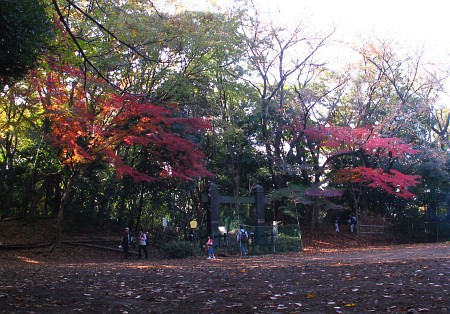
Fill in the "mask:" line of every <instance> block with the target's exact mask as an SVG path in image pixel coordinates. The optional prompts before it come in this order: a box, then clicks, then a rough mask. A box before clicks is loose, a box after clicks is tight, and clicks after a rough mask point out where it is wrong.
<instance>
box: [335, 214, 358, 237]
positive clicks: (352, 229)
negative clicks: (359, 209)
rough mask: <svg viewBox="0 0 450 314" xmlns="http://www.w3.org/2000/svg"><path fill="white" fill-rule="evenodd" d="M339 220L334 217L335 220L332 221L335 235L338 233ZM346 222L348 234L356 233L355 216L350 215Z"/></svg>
mask: <svg viewBox="0 0 450 314" xmlns="http://www.w3.org/2000/svg"><path fill="white" fill-rule="evenodd" d="M340 219H341V218H340V217H336V219H335V221H334V227H335V230H336V233H339V225H340V223H341V221H340ZM348 222H349V224H350V233H355V232H356V216H355V215H351V216H350V218H349V219H348Z"/></svg>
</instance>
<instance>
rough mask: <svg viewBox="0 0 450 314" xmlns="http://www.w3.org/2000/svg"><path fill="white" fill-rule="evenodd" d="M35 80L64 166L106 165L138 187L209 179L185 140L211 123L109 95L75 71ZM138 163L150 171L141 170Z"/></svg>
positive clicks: (49, 136) (69, 69)
mask: <svg viewBox="0 0 450 314" xmlns="http://www.w3.org/2000/svg"><path fill="white" fill-rule="evenodd" d="M34 77H35V81H34V84H35V85H36V90H37V91H38V93H39V98H40V100H41V103H42V105H43V108H44V110H45V113H46V118H47V122H48V124H49V125H50V128H49V130H47V139H48V140H50V141H51V142H52V143H53V145H54V146H55V147H57V148H58V149H59V150H60V159H61V162H62V164H64V165H68V166H70V167H71V168H72V169H73V170H75V171H76V170H79V169H81V168H82V167H83V165H88V164H91V163H93V162H102V161H103V162H106V163H107V164H109V165H110V166H113V167H114V169H115V170H116V173H117V175H118V176H119V177H123V176H130V177H131V178H133V180H134V181H137V182H140V181H147V182H148V181H154V180H157V179H165V178H176V179H180V180H192V179H193V178H194V177H203V176H209V175H210V173H209V172H208V171H207V170H206V168H205V165H204V154H203V153H202V152H201V150H200V149H199V147H198V146H197V145H196V144H195V143H193V142H192V141H190V140H189V139H188V138H186V135H189V134H190V135H198V134H200V133H201V132H203V131H205V130H206V129H207V128H208V122H207V121H205V120H203V119H195V118H187V117H182V116H181V115H180V114H179V112H177V107H176V106H174V105H165V106H163V105H158V106H156V105H153V104H151V103H149V102H148V101H147V100H146V99H145V98H144V97H139V96H131V95H117V94H115V93H112V92H108V91H107V90H106V88H105V87H104V86H103V84H102V83H101V82H98V81H95V80H94V79H92V78H89V77H85V73H82V72H81V71H80V70H77V69H75V68H72V67H53V69H52V70H51V71H48V72H46V73H42V72H41V73H35V76H34ZM93 83H95V87H94V84H93ZM102 86H103V87H102ZM131 150H133V152H134V155H133V156H134V157H133V158H131V157H130V156H129V155H130V152H131ZM136 156H137V157H136ZM136 158H140V159H141V160H145V161H146V164H150V165H151V167H141V168H140V169H137V168H136V167H134V165H135V164H136V163H137V162H136V160H135V159H136ZM149 169H151V170H149Z"/></svg>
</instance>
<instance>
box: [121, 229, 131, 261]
mask: <svg viewBox="0 0 450 314" xmlns="http://www.w3.org/2000/svg"><path fill="white" fill-rule="evenodd" d="M131 241H132V237H131V235H130V229H129V228H128V227H126V228H125V234H124V235H123V238H122V242H121V244H120V246H121V247H122V249H123V255H124V257H125V259H128V257H130V251H129V250H130V245H131Z"/></svg>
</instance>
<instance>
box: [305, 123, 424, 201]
mask: <svg viewBox="0 0 450 314" xmlns="http://www.w3.org/2000/svg"><path fill="white" fill-rule="evenodd" d="M304 134H305V136H306V138H307V140H308V141H309V142H314V143H315V145H316V149H317V150H320V151H321V152H322V153H323V154H326V157H327V162H325V165H326V164H327V163H330V162H331V161H334V160H337V159H338V158H346V157H347V159H348V160H347V161H344V164H345V166H344V168H343V169H340V170H339V171H338V172H337V174H336V175H335V181H336V182H340V183H344V182H347V183H349V182H352V183H361V184H367V186H368V187H370V188H378V189H382V190H384V191H385V192H387V193H389V194H394V195H396V196H398V197H401V198H405V199H407V198H411V197H413V196H414V194H412V193H411V192H409V191H408V188H409V187H412V186H415V185H417V184H418V183H419V181H418V179H419V178H420V177H419V176H414V175H407V174H404V173H402V172H400V171H398V170H395V169H393V168H392V162H393V161H394V160H395V161H400V160H401V159H406V158H408V157H410V156H411V155H413V154H416V153H418V151H417V150H414V149H412V148H411V145H409V144H407V143H404V142H403V141H402V140H401V139H399V138H389V137H382V136H380V135H379V134H378V133H377V132H376V130H375V129H374V128H350V127H337V126H319V127H317V128H309V129H307V130H305V131H304ZM369 156H370V160H371V162H368V159H369V158H368V157H369ZM325 165H324V166H325ZM380 165H388V166H386V167H385V168H386V169H385V170H383V169H382V168H381V167H380Z"/></svg>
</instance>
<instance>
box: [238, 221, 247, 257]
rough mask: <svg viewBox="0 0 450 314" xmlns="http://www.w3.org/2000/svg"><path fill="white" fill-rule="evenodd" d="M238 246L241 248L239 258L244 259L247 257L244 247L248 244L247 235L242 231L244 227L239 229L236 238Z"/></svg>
mask: <svg viewBox="0 0 450 314" xmlns="http://www.w3.org/2000/svg"><path fill="white" fill-rule="evenodd" d="M237 240H238V242H239V245H240V247H241V257H245V256H246V255H247V248H246V245H247V243H248V233H247V231H246V230H245V229H244V226H240V227H239V232H238V238H237Z"/></svg>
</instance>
